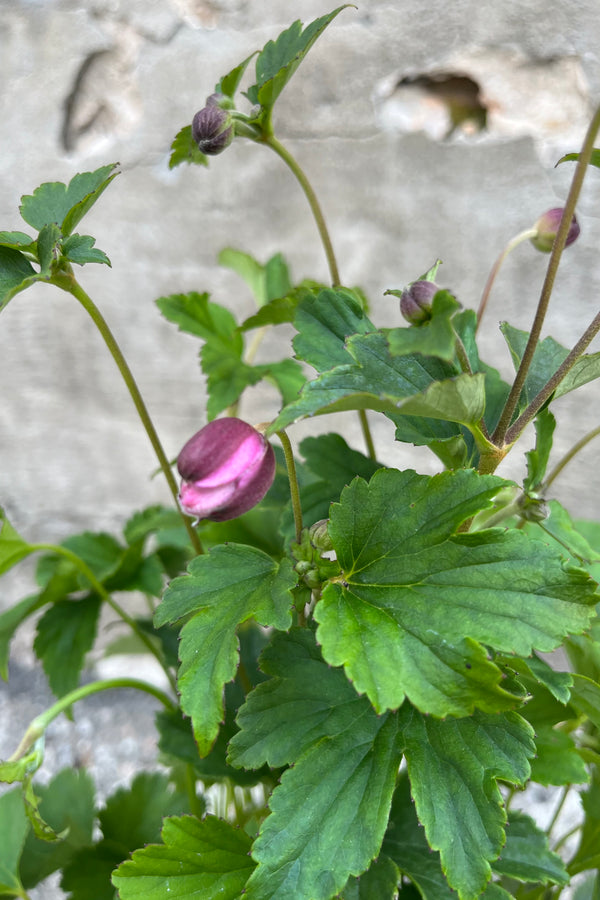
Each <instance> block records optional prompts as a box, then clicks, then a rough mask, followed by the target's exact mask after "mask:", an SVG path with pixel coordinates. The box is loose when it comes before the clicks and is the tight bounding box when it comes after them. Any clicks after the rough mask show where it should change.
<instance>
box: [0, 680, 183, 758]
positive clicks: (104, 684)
mask: <svg viewBox="0 0 600 900" xmlns="http://www.w3.org/2000/svg"><path fill="white" fill-rule="evenodd" d="M113 688H134V689H135V690H138V691H144V693H146V694H150V695H151V696H152V697H155V698H156V699H157V700H160V702H161V703H162V704H163V706H165V707H166V708H167V709H168V710H169V712H175V711H176V710H177V706H176V705H175V703H173V701H172V700H171V698H170V697H168V696H167V695H166V694H165V693H164V692H163V691H161V690H160V689H159V688H157V687H154V685H153V684H147V683H146V682H145V681H139V680H138V679H137V678H107V679H104V680H102V681H93V682H92V683H91V684H85V685H83V687H80V688H76V689H75V690H74V691H70V692H69V693H68V694H65V696H64V697H61V698H60V700H58V701H57V702H56V703H55V704H54V705H53V706H51V707H50V709H47V710H46V711H45V712H43V713H42V714H41V715H39V716H36V717H35V719H33V721H32V722H31V723H30V724H29V727H28V728H27V731H26V732H25V734H24V735H23V739H22V740H21V742H20V744H19V746H18V747H17V749H16V750H15V752H14V753H13V754H12V756H11V757H9V760H8V762H16V761H17V760H18V759H21V757H22V756H24V755H25V754H26V753H27V751H28V750H29V749H30V748H31V747H32V746H33V744H35V742H36V741H37V740H38V738H40V737H41V736H42V735H43V733H44V731H45V730H46V728H47V727H48V725H49V724H50V722H52V721H53V720H54V719H56V718H57V716H59V715H60V714H61V713H63V712H65V710H67V709H69V707H70V706H73V704H74V703H77V702H78V701H79V700H84V699H85V698H86V697H91V696H92V694H98V693H100V691H108V690H112V689H113Z"/></svg>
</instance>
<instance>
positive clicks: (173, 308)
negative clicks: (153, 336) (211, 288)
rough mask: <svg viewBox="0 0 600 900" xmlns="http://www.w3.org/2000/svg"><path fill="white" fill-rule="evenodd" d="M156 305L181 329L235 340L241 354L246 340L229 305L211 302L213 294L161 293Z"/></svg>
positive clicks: (204, 335) (204, 337)
mask: <svg viewBox="0 0 600 900" xmlns="http://www.w3.org/2000/svg"><path fill="white" fill-rule="evenodd" d="M156 305H157V306H158V308H159V310H160V311H161V313H162V315H163V316H164V317H165V319H167V320H168V321H169V322H173V324H174V325H177V326H178V328H179V330H180V331H185V332H187V333H188V334H193V335H195V336H196V337H200V338H203V339H204V340H205V341H207V340H210V339H211V338H220V339H221V340H222V341H223V343H224V345H225V346H229V344H231V343H232V342H234V343H233V347H234V349H235V350H236V351H237V352H239V353H240V354H241V352H242V349H243V341H242V339H241V337H239V336H237V337H236V336H235V335H236V328H237V323H236V321H235V319H234V317H233V316H232V315H231V313H230V312H229V310H228V309H225V307H224V306H220V305H219V304H218V303H211V302H210V300H209V295H208V294H206V293H204V294H198V293H196V291H190V292H189V294H170V295H169V296H168V297H159V298H158V300H157V301H156Z"/></svg>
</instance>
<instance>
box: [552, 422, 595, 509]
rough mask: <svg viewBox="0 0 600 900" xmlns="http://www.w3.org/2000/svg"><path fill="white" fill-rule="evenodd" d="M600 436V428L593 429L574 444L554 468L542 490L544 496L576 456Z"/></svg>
mask: <svg viewBox="0 0 600 900" xmlns="http://www.w3.org/2000/svg"><path fill="white" fill-rule="evenodd" d="M598 435H600V426H599V427H598V428H594V429H592V431H588V433H587V434H586V435H584V436H583V437H582V438H581V440H579V441H577V443H576V444H573V446H572V447H571V449H570V450H569V451H568V452H567V453H565V455H564V456H563V458H562V459H561V460H559V462H557V464H556V465H555V466H554V468H553V469H552V471H551V472H550V474H549V475H548V477H547V478H546V480H545V481H544V484H543V486H542V489H541V493H542V494H543V493H544V492H545V491H546V490H547V489H548V488H549V486H550V485H551V484H552V482H553V481H554V479H555V478H558V476H559V475H560V473H561V472H562V470H563V469H564V467H565V466H566V465H568V463H570V462H571V460H572V459H573V457H574V456H576V455H577V454H578V453H579V451H580V450H583V448H584V447H585V446H586V444H589V442H590V441H593V440H594V438H595V437H598Z"/></svg>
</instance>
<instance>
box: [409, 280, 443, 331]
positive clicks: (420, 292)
mask: <svg viewBox="0 0 600 900" xmlns="http://www.w3.org/2000/svg"><path fill="white" fill-rule="evenodd" d="M438 291H439V287H438V285H437V284H436V283H435V281H413V283H412V284H411V285H409V287H407V288H406V289H405V290H403V291H402V296H401V297H400V312H401V313H402V315H403V316H404V318H405V319H406V320H407V322H410V324H411V325H422V324H423V322H427V321H428V320H429V319H430V318H431V304H432V302H433V298H434V297H435V295H436V294H437V292H438Z"/></svg>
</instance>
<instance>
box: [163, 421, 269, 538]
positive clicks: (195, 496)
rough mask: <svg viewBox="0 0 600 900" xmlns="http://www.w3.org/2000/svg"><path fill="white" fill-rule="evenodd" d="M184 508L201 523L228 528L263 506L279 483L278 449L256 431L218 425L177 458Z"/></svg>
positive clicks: (210, 425) (201, 433) (208, 428)
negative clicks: (227, 523)
mask: <svg viewBox="0 0 600 900" xmlns="http://www.w3.org/2000/svg"><path fill="white" fill-rule="evenodd" d="M177 468H178V470H179V474H180V475H181V477H182V479H183V480H182V482H181V488H180V491H179V502H180V504H181V508H182V509H183V511H184V512H186V513H187V514H188V515H190V516H195V517H196V518H197V519H211V520H212V521H213V522H224V521H225V520H226V519H235V518H236V517H237V516H241V515H242V513H245V512H247V511H248V510H249V509H252V507H253V506H256V504H257V503H260V501H261V500H262V498H263V497H264V496H265V494H266V493H267V491H268V490H269V488H270V487H271V485H272V483H273V479H274V477H275V454H274V452H273V448H272V447H271V445H270V444H269V442H268V441H267V439H266V438H265V436H264V435H262V434H261V433H260V432H259V431H257V430H256V428H253V427H252V425H248V423H247V422H243V421H242V420H241V419H236V418H234V417H229V418H224V419H214V420H213V421H212V422H209V423H208V425H205V426H204V428H201V429H200V431H198V432H197V433H196V434H195V435H194V436H193V437H191V438H190V439H189V441H188V442H187V444H186V445H185V446H184V448H183V449H182V451H181V453H180V454H179V456H178V458H177Z"/></svg>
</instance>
